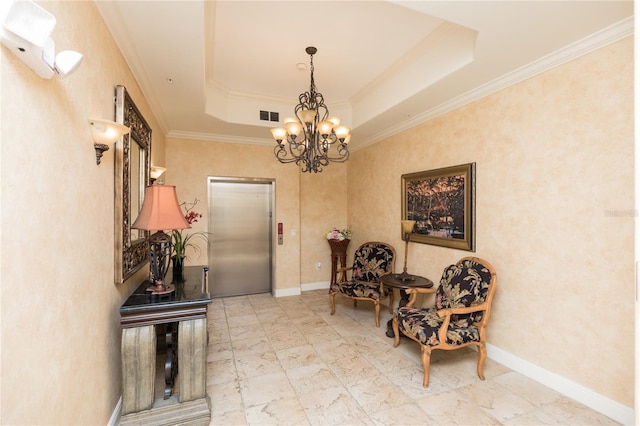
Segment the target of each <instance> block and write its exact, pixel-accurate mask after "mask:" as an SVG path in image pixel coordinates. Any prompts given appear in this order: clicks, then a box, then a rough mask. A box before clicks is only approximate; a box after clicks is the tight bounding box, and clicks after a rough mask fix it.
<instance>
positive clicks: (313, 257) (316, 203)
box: [300, 163, 352, 284]
mask: <svg viewBox="0 0 640 426" xmlns="http://www.w3.org/2000/svg"><path fill="white" fill-rule="evenodd" d="M347 204H348V203H347V163H338V164H331V165H329V166H327V167H325V168H324V170H323V171H322V173H303V174H302V175H301V176H300V222H301V229H302V232H301V235H302V240H301V242H300V247H301V250H300V258H301V261H300V262H301V265H300V266H301V272H300V273H301V282H302V283H303V284H312V283H323V282H324V283H326V282H328V281H330V279H331V249H330V248H329V244H328V243H327V242H326V237H325V232H326V231H327V230H329V229H331V228H333V227H337V228H340V229H343V228H346V227H347V226H349V224H348V223H347ZM349 248H350V249H351V248H352V247H351V246H349ZM318 262H320V263H321V266H320V269H316V267H315V265H316V263H318Z"/></svg>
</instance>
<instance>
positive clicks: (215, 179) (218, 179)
mask: <svg viewBox="0 0 640 426" xmlns="http://www.w3.org/2000/svg"><path fill="white" fill-rule="evenodd" d="M211 183H247V184H264V185H270V195H271V199H270V200H269V202H270V204H271V213H270V214H271V218H270V220H269V224H270V228H271V229H270V231H269V235H270V239H271V241H270V243H271V244H270V247H269V251H270V253H269V259H270V262H271V277H270V280H271V291H270V293H271V295H272V296H275V291H276V289H275V287H276V285H275V284H276V256H275V254H276V246H275V245H276V243H277V238H276V234H275V229H276V180H275V179H271V178H250V177H231V176H208V177H207V207H208V206H210V205H211V204H210V203H211V200H212V194H211ZM208 219H209V217H207V222H208V224H207V227H208V232H209V235H212V229H213V224H212V223H211V221H209V220H208ZM207 265H208V266H209V268H212V267H213V250H208V256H207ZM211 275H213V274H211ZM211 285H214V284H213V283H209V286H211ZM209 292H210V293H211V294H213V291H212V289H211V288H210V289H209Z"/></svg>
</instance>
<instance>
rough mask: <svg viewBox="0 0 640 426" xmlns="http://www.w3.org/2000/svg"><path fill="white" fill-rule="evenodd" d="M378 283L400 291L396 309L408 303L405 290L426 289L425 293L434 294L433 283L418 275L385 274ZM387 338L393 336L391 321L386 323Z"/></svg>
mask: <svg viewBox="0 0 640 426" xmlns="http://www.w3.org/2000/svg"><path fill="white" fill-rule="evenodd" d="M380 281H381V282H382V284H383V285H384V286H385V287H389V288H397V289H398V290H400V301H399V302H398V307H399V308H402V307H404V306H407V303H409V295H408V294H407V292H406V290H408V289H410V288H426V289H430V290H429V291H427V292H426V293H427V294H429V293H435V292H436V289H435V288H434V287H433V281H431V280H430V279H429V278H425V277H421V276H420V275H411V274H387V275H383V276H381V277H380ZM385 334H386V335H387V337H394V334H393V320H392V319H390V320H389V321H387V331H386V333H385Z"/></svg>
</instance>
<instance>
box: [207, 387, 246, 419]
mask: <svg viewBox="0 0 640 426" xmlns="http://www.w3.org/2000/svg"><path fill="white" fill-rule="evenodd" d="M207 393H208V394H209V395H210V396H212V398H211V412H212V413H215V414H216V415H220V414H223V413H231V412H234V411H238V410H242V409H243V408H244V407H243V405H242V396H241V395H240V384H239V383H238V381H236V380H234V381H232V382H225V383H218V384H215V385H211V386H208V387H207Z"/></svg>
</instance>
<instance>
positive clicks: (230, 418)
mask: <svg viewBox="0 0 640 426" xmlns="http://www.w3.org/2000/svg"><path fill="white" fill-rule="evenodd" d="M246 424H247V421H246V418H245V415H244V410H236V411H232V412H229V413H214V412H212V413H211V422H210V423H209V425H210V426H219V425H227V426H243V425H246Z"/></svg>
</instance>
